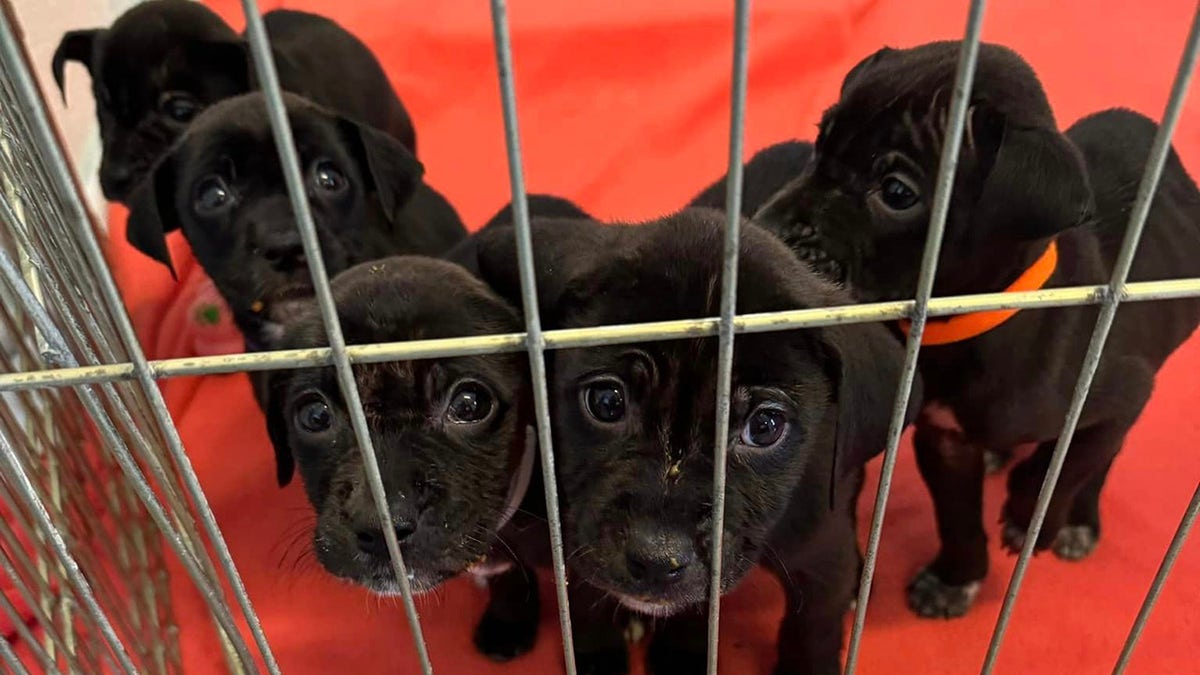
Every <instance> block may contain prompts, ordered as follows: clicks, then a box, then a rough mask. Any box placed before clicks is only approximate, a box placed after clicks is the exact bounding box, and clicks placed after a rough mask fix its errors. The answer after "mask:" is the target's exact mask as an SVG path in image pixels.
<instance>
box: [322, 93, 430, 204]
mask: <svg viewBox="0 0 1200 675" xmlns="http://www.w3.org/2000/svg"><path fill="white" fill-rule="evenodd" d="M338 127H339V129H340V130H341V133H342V136H343V137H344V138H345V140H346V144H347V145H348V147H349V148H350V152H351V155H353V157H354V159H355V161H356V162H358V169H359V172H360V173H361V174H362V175H363V176H364V177H365V178H366V179H367V181H368V182H369V185H367V191H368V192H370V191H372V190H373V191H374V192H375V193H376V194H377V195H379V202H380V204H381V205H382V206H383V212H384V214H386V215H387V217H388V219H389V220H390V221H392V222H395V220H396V215H397V213H398V212H399V211H400V210H401V209H403V208H404V205H405V204H407V203H408V198H409V197H411V196H412V193H413V191H414V190H416V189H417V184H418V183H420V182H421V177H422V176H424V175H425V166H424V165H423V164H421V162H420V161H419V160H418V159H417V158H416V157H414V156H413V154H412V153H411V152H409V150H408V148H406V147H404V144H403V143H401V142H400V141H399V140H397V139H396V138H394V137H392V136H390V135H388V134H386V133H384V132H382V131H380V130H379V129H376V128H375V127H372V126H370V125H366V124H359V123H358V122H354V121H351V120H348V119H346V118H344V117H339V118H338Z"/></svg>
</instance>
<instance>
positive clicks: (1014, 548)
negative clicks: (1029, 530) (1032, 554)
mask: <svg viewBox="0 0 1200 675" xmlns="http://www.w3.org/2000/svg"><path fill="white" fill-rule="evenodd" d="M1000 544H1001V545H1002V546H1004V548H1005V550H1007V551H1008V552H1009V553H1020V552H1021V549H1023V548H1025V528H1023V527H1021V526H1020V525H1017V524H1016V523H1014V522H1012V521H1010V520H1008V519H1005V520H1004V524H1003V527H1002V528H1001V530H1000Z"/></svg>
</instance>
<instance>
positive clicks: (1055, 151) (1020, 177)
mask: <svg viewBox="0 0 1200 675" xmlns="http://www.w3.org/2000/svg"><path fill="white" fill-rule="evenodd" d="M971 125H972V126H971V131H972V133H974V135H975V142H976V144H977V145H978V148H979V150H978V151H979V152H980V154H981V156H982V157H981V158H982V160H983V163H984V167H986V163H987V161H988V160H989V159H990V160H991V168H990V170H988V171H987V177H986V179H985V180H984V183H983V189H982V192H981V193H980V197H979V203H978V205H977V206H976V209H975V213H974V218H975V221H976V227H983V228H990V229H989V231H991V232H996V233H1001V234H1009V235H1012V236H1016V237H1017V238H1019V239H1043V238H1046V237H1051V236H1054V235H1055V234H1058V233H1059V232H1062V231H1063V230H1067V229H1069V228H1072V227H1074V226H1076V225H1079V224H1081V223H1083V222H1085V221H1087V220H1088V219H1089V218H1091V216H1092V213H1093V211H1094V210H1095V201H1094V198H1093V194H1092V187H1091V181H1090V180H1088V173H1087V166H1086V165H1085V164H1084V162H1083V156H1082V155H1081V154H1080V152H1079V149H1078V148H1076V147H1075V145H1074V144H1072V143H1071V142H1070V141H1069V140H1067V137H1066V136H1064V135H1062V134H1061V133H1059V132H1058V130H1057V129H1055V128H1053V127H1044V126H1017V125H1015V124H1012V123H1010V122H1009V121H1008V120H1007V119H1006V118H1005V117H1004V116H1003V115H1000V114H999V113H997V112H995V111H990V110H988V109H986V108H985V107H984V106H982V105H980V106H976V107H975V108H973V109H972V112H971Z"/></svg>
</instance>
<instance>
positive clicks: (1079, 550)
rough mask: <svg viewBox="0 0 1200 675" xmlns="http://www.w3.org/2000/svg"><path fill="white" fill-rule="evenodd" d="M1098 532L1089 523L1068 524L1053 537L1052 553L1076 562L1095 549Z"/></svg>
mask: <svg viewBox="0 0 1200 675" xmlns="http://www.w3.org/2000/svg"><path fill="white" fill-rule="evenodd" d="M1099 544H1100V533H1099V532H1098V531H1096V528H1094V527H1092V526H1091V525H1068V526H1066V527H1064V528H1062V529H1061V530H1059V531H1058V535H1057V536H1055V537H1054V548H1053V550H1054V555H1056V556H1058V557H1059V558H1060V559H1062V560H1069V561H1071V562H1077V561H1080V560H1083V559H1084V558H1086V557H1088V556H1089V555H1091V554H1092V551H1095V550H1096V546H1098V545H1099Z"/></svg>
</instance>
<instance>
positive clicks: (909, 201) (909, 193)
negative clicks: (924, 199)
mask: <svg viewBox="0 0 1200 675" xmlns="http://www.w3.org/2000/svg"><path fill="white" fill-rule="evenodd" d="M879 196H880V198H881V199H883V203H884V204H887V207H888V208H889V209H892V210H894V211H907V210H908V209H911V208H912V207H913V206H915V205H916V203H917V201H919V200H920V198H921V196H920V194H918V193H917V189H916V188H915V187H913V186H912V184H911V183H909V182H908V181H906V180H904V179H903V178H900V177H899V176H897V175H896V174H890V175H888V176H884V178H883V182H882V183H880V185H879Z"/></svg>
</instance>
